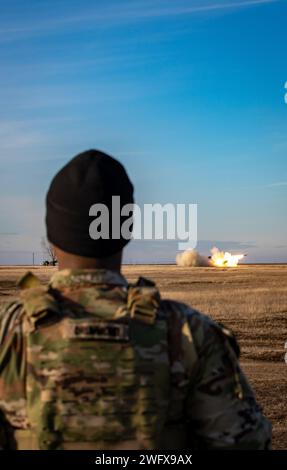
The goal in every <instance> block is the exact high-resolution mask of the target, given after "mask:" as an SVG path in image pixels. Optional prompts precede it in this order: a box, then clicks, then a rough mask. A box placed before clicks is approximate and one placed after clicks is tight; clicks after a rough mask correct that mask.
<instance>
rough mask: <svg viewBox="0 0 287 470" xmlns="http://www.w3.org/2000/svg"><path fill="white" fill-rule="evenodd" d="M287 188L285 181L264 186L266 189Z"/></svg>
mask: <svg viewBox="0 0 287 470" xmlns="http://www.w3.org/2000/svg"><path fill="white" fill-rule="evenodd" d="M283 186H287V181H279V182H278V183H270V184H267V185H266V188H280V187H283Z"/></svg>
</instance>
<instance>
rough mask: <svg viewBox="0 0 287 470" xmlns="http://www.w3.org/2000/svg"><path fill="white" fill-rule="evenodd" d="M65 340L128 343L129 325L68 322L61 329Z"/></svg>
mask: <svg viewBox="0 0 287 470" xmlns="http://www.w3.org/2000/svg"><path fill="white" fill-rule="evenodd" d="M63 336H64V338H66V339H84V340H97V341H120V342H128V341H130V334H129V325H126V324H123V323H115V322H90V321H89V322H88V321H86V322H84V321H81V322H77V321H69V322H67V323H66V324H65V326H64V327H63Z"/></svg>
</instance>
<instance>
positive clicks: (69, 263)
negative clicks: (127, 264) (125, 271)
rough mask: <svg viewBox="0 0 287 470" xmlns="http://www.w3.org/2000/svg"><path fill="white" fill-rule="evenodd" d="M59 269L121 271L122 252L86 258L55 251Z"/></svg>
mask: <svg viewBox="0 0 287 470" xmlns="http://www.w3.org/2000/svg"><path fill="white" fill-rule="evenodd" d="M57 259H58V266H59V270H61V269H107V270H110V271H117V272H121V264H122V253H116V254H114V255H112V256H108V257H106V258H86V257H83V256H77V255H73V254H70V253H64V252H63V251H62V252H59V253H57Z"/></svg>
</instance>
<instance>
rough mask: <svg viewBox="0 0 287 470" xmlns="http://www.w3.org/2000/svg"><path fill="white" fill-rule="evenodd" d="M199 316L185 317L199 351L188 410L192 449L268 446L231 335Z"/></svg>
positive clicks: (263, 424) (267, 425)
mask: <svg viewBox="0 0 287 470" xmlns="http://www.w3.org/2000/svg"><path fill="white" fill-rule="evenodd" d="M203 318H204V317H203V316H202V315H199V314H198V315H193V316H191V318H190V320H189V324H190V329H191V332H192V336H193V338H194V342H195V346H196V348H197V353H198V367H197V368H196V374H195V377H193V379H192V381H191V382H192V383H191V387H190V391H189V395H188V399H187V410H186V413H187V417H188V421H189V426H188V428H189V431H190V434H189V435H190V442H191V447H195V448H199V449H201V448H204V449H235V450H240V449H257V450H259V449H261V450H263V449H268V448H270V447H271V425H270V423H269V421H268V420H267V419H266V418H265V417H264V415H263V414H262V412H261V409H260V407H259V406H258V404H257V403H256V400H255V396H254V393H253V391H252V389H251V387H250V385H249V383H248V381H247V379H246V377H245V375H244V374H243V372H242V371H241V369H240V366H239V360H238V350H237V343H236V341H235V339H234V337H233V336H232V335H231V334H230V332H229V331H228V330H225V329H224V328H222V327H220V326H219V325H217V324H215V323H213V322H212V321H211V320H210V321H209V320H203ZM206 318H207V317H206Z"/></svg>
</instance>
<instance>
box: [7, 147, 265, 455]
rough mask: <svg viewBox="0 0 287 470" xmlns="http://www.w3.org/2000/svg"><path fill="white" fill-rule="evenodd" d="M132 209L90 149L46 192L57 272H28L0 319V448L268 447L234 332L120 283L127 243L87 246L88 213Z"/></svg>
mask: <svg viewBox="0 0 287 470" xmlns="http://www.w3.org/2000/svg"><path fill="white" fill-rule="evenodd" d="M113 196H120V201H121V206H123V205H125V204H132V203H133V186H132V184H131V182H130V180H129V178H128V176H127V173H126V171H125V169H124V168H123V166H122V165H121V164H120V163H119V162H118V161H116V160H115V159H113V158H111V157H110V156H108V155H106V154H103V153H101V152H98V151H95V150H91V151H87V152H84V153H82V154H80V155H78V156H77V157H75V158H74V159H72V160H71V161H70V162H69V163H68V164H67V165H66V166H65V167H64V168H62V170H61V171H60V172H59V173H58V174H57V175H56V176H55V178H54V179H53V181H52V183H51V186H50V189H49V191H48V194H47V200H46V202H47V212H46V225H47V237H48V240H49V242H50V243H51V245H52V246H53V248H54V250H55V252H56V255H57V259H58V263H59V270H58V271H57V272H56V273H55V274H54V275H53V276H52V278H51V280H50V282H49V284H48V285H47V286H46V285H41V283H40V281H39V280H38V279H37V278H36V277H35V276H34V275H32V274H29V273H27V274H26V275H25V276H24V278H23V279H22V280H21V281H20V287H21V292H20V294H19V300H17V301H14V302H13V303H11V304H9V305H7V306H5V307H3V308H2V310H1V313H0V448H2V449H118V450H119V449H267V448H270V442H271V427H270V423H269V422H268V420H267V419H266V418H265V417H264V415H263V414H262V412H261V409H260V407H259V406H258V404H257V403H256V400H255V397H254V393H253V391H252V389H251V387H250V385H249V384H248V382H247V380H246V378H245V376H244V374H243V373H242V371H241V369H240V366H239V360H238V357H239V349H238V346H237V343H236V340H235V338H234V337H233V335H232V334H231V333H230V332H229V331H228V330H227V329H225V328H224V327H222V326H219V325H218V324H217V323H215V322H214V321H212V320H211V319H210V318H208V317H207V316H205V315H202V314H201V313H199V312H197V311H195V310H194V309H192V308H191V307H189V306H187V305H185V304H183V303H180V302H175V301H172V300H164V299H162V298H161V296H160V293H159V291H158V289H157V287H156V286H155V284H154V283H153V282H151V281H148V280H145V279H143V278H139V280H138V282H137V283H135V284H132V285H131V284H129V283H128V282H127V280H126V279H125V278H124V277H123V275H122V274H121V260H122V252H123V248H124V246H125V245H126V243H127V241H128V240H126V239H124V238H122V237H121V236H120V237H119V238H112V237H110V238H108V239H101V238H100V239H98V240H94V239H92V238H91V236H90V233H89V227H90V224H91V216H90V215H89V210H90V207H91V206H92V205H93V204H95V203H100V204H105V206H107V207H108V208H110V207H111V204H112V197H113Z"/></svg>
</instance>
